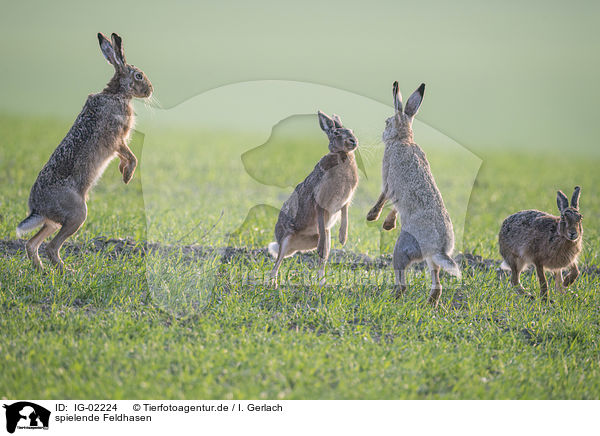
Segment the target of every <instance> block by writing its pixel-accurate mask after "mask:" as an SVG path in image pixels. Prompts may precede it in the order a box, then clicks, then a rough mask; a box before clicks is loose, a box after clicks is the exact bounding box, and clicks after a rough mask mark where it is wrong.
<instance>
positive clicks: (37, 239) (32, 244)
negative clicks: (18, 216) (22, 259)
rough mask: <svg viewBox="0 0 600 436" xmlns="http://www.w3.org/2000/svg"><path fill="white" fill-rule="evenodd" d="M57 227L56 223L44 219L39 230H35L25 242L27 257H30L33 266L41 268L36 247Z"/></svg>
mask: <svg viewBox="0 0 600 436" xmlns="http://www.w3.org/2000/svg"><path fill="white" fill-rule="evenodd" d="M57 228H58V224H56V223H54V222H52V221H48V220H47V221H46V222H45V223H44V225H43V226H42V228H41V229H40V231H39V232H37V233H36V234H35V235H34V236H33V237H32V238H31V239H30V240H29V241H27V243H26V244H25V249H26V250H27V257H28V258H29V259H31V261H32V262H33V266H35V267H36V268H37V269H39V270H43V269H44V267H43V266H42V261H41V260H40V255H39V254H38V249H39V248H40V245H42V242H43V241H44V239H46V238H47V237H48V236H50V235H51V234H52V233H54V232H55V231H56V229H57Z"/></svg>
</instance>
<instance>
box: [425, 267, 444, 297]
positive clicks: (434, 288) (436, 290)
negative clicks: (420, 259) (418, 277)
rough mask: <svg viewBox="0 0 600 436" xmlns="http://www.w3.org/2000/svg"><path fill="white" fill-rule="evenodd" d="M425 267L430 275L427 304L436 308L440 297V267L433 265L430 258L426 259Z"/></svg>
mask: <svg viewBox="0 0 600 436" xmlns="http://www.w3.org/2000/svg"><path fill="white" fill-rule="evenodd" d="M427 266H428V267H429V273H430V274H431V292H430V293H429V299H428V300H427V302H428V303H429V304H431V305H432V306H433V307H436V306H437V304H438V301H439V299H440V295H442V284H441V283H440V267H439V266H438V265H436V264H435V262H433V261H432V260H431V259H430V258H428V259H427Z"/></svg>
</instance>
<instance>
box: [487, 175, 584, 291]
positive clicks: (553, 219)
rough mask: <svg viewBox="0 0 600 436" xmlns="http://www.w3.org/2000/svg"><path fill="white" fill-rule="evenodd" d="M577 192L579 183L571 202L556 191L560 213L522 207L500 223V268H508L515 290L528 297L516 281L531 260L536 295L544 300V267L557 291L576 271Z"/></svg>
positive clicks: (578, 237) (578, 239)
mask: <svg viewBox="0 0 600 436" xmlns="http://www.w3.org/2000/svg"><path fill="white" fill-rule="evenodd" d="M580 192H581V189H580V187H579V186H576V187H575V190H574V192H573V196H572V197H571V206H569V200H568V199H567V197H566V196H565V194H563V193H562V192H561V191H558V192H557V196H556V203H557V204H558V210H559V211H560V217H557V216H554V215H550V214H548V213H546V212H541V211H539V210H523V211H521V212H517V213H515V214H513V215H511V216H509V217H508V218H506V219H505V220H504V222H503V223H502V227H501V228H500V233H499V235H498V243H499V245H500V254H501V255H502V257H503V258H504V262H503V263H502V268H503V269H510V271H511V282H512V284H513V286H515V288H516V289H517V291H518V292H519V293H521V294H526V295H528V296H530V297H532V296H531V294H529V293H527V292H526V291H525V290H524V289H523V287H522V286H521V283H520V281H519V277H520V276H521V271H523V269H524V268H525V267H526V266H528V265H531V264H533V265H535V269H536V273H537V276H538V280H539V282H540V296H541V297H542V299H544V300H545V299H547V298H548V283H547V282H546V275H545V273H544V271H545V270H550V271H552V272H553V273H554V280H555V287H556V289H558V290H559V291H561V292H564V289H563V287H567V286H569V285H570V284H572V283H573V282H574V281H575V279H576V278H577V276H578V275H579V269H577V257H578V256H579V253H580V252H581V246H582V236H583V227H582V225H581V220H582V216H581V214H580V213H579V194H580ZM565 268H569V273H568V274H567V276H566V277H565V278H564V280H563V277H562V270H563V269H565ZM532 298H533V297H532Z"/></svg>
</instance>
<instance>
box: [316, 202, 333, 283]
mask: <svg viewBox="0 0 600 436" xmlns="http://www.w3.org/2000/svg"><path fill="white" fill-rule="evenodd" d="M325 220H329V212H327V211H326V210H325V209H323V208H322V207H320V206H317V225H318V229H319V242H318V244H317V252H318V253H319V258H320V260H319V285H321V286H323V285H324V284H325V264H326V263H327V259H328V258H329V250H330V248H331V233H330V231H329V229H327V228H326V227H325Z"/></svg>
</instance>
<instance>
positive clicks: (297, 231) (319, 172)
mask: <svg viewBox="0 0 600 436" xmlns="http://www.w3.org/2000/svg"><path fill="white" fill-rule="evenodd" d="M319 123H320V125H321V128H322V129H323V131H324V132H325V133H326V134H327V136H328V138H329V151H330V152H329V154H327V155H325V156H323V157H322V158H321V160H320V161H319V163H318V164H317V165H316V166H315V168H314V169H313V171H312V172H311V173H310V174H309V175H308V177H306V179H305V180H304V181H303V182H302V183H300V184H299V185H298V186H296V189H294V192H293V193H292V195H291V197H290V198H289V199H288V200H287V201H286V202H285V203H284V204H283V206H282V208H281V211H280V213H279V219H278V220H277V224H276V225H275V239H276V240H277V242H272V243H271V244H269V252H270V253H271V254H272V255H273V256H275V257H276V258H277V260H276V262H275V266H274V267H273V270H272V271H271V280H272V282H273V284H274V286H275V287H276V286H277V274H278V272H279V266H280V265H281V261H282V260H283V259H284V258H285V257H288V256H291V255H292V254H294V253H295V252H297V251H311V250H314V249H315V248H316V249H317V251H318V253H319V257H320V258H321V262H320V269H319V275H320V278H321V279H322V282H323V281H324V274H325V263H326V262H327V258H328V256H329V250H330V246H331V236H330V229H331V227H333V225H334V224H335V222H336V221H337V220H338V219H339V218H340V216H341V219H342V223H341V225H340V231H339V240H340V243H341V244H342V245H343V244H345V243H346V240H347V238H348V206H349V205H350V201H351V200H352V196H353V195H354V191H355V190H356V187H357V185H358V168H357V166H356V161H355V158H354V150H355V149H356V147H357V146H358V141H357V140H356V137H355V136H354V134H353V133H352V131H351V130H349V129H346V128H344V127H343V126H342V122H341V120H340V119H339V117H337V116H336V115H333V117H332V118H329V117H328V116H327V115H325V114H324V113H322V112H319Z"/></svg>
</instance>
